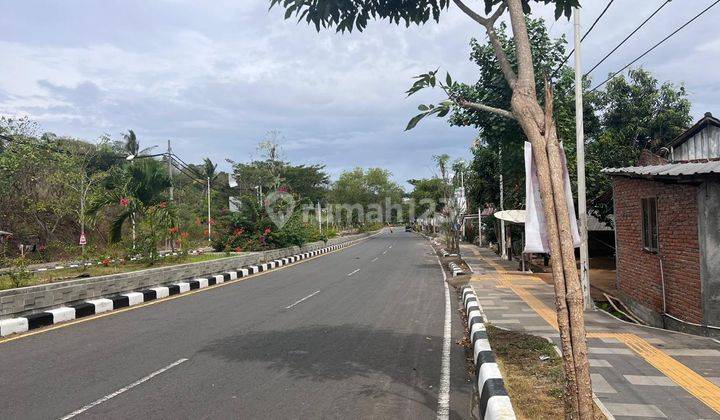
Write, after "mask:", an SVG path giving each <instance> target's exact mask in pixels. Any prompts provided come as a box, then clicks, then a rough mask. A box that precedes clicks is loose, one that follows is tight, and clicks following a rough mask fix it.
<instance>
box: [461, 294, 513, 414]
mask: <svg viewBox="0 0 720 420" xmlns="http://www.w3.org/2000/svg"><path fill="white" fill-rule="evenodd" d="M462 301H463V307H464V308H465V312H466V313H467V320H468V321H467V322H468V329H469V330H470V342H471V343H472V346H473V361H474V362H475V370H476V373H477V389H478V394H479V396H480V418H481V419H493V420H495V419H498V420H499V419H503V420H511V419H515V418H516V417H515V411H514V410H513V407H512V404H511V402H510V397H508V394H507V391H506V390H505V384H504V381H503V378H502V374H501V373H500V369H499V368H498V365H497V362H496V361H495V354H494V353H493V351H492V349H491V348H490V341H489V340H488V336H487V331H486V330H485V318H484V316H483V312H482V309H481V308H480V304H479V303H478V300H477V296H476V295H475V291H474V290H473V288H472V287H470V286H465V287H463V288H462Z"/></svg>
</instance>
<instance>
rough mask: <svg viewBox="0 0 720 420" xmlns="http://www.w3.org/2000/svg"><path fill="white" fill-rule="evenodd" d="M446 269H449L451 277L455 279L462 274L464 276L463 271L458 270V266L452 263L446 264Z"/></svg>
mask: <svg viewBox="0 0 720 420" xmlns="http://www.w3.org/2000/svg"><path fill="white" fill-rule="evenodd" d="M448 267H450V271H452V275H453V277H457V276H461V275H463V274H466V273H465V270H463V269H462V268H460V266H459V265H457V264H455V263H454V262H450V263H449V264H448Z"/></svg>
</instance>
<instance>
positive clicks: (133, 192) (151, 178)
mask: <svg viewBox="0 0 720 420" xmlns="http://www.w3.org/2000/svg"><path fill="white" fill-rule="evenodd" d="M113 178H114V179H113V180H112V181H111V185H109V186H108V188H107V189H106V190H105V194H104V195H102V196H100V197H98V198H97V199H95V200H94V201H93V202H92V203H91V205H90V207H89V209H88V213H90V214H96V213H97V212H99V211H100V210H101V209H102V208H105V207H108V206H113V205H115V206H117V205H119V206H121V208H122V210H121V211H120V213H119V214H117V216H115V218H114V219H113V220H112V222H111V225H110V241H111V242H119V241H120V240H121V239H122V227H123V225H124V224H125V222H126V221H128V220H131V221H133V222H134V218H135V215H140V216H142V215H143V214H144V213H145V211H146V209H147V208H148V207H150V206H153V205H156V204H159V203H160V202H162V201H164V200H165V195H164V193H165V190H166V189H167V188H168V187H169V186H170V179H169V178H168V176H167V175H166V174H165V171H164V168H163V166H162V163H160V162H158V161H157V160H155V159H143V160H142V161H140V162H137V163H136V164H133V165H127V166H125V167H124V168H123V169H122V170H121V172H119V173H117V174H116V175H115V177H113Z"/></svg>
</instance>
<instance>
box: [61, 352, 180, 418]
mask: <svg viewBox="0 0 720 420" xmlns="http://www.w3.org/2000/svg"><path fill="white" fill-rule="evenodd" d="M187 360H188V359H180V360H178V361H176V362H173V363H170V364H169V365H167V366H165V367H164V368H162V369H159V370H156V371H155V372H153V373H151V374H149V375H148V376H146V377H144V378H142V379H138V380H137V381H135V382H133V383H131V384H130V385H128V386H126V387H123V388H120V389H118V390H117V391H115V392H113V393H112V394H108V395H106V396H104V397H102V398H100V399H99V400H95V401H93V402H91V403H90V404H88V405H86V406H84V407H82V408H79V409H77V410H75V411H73V412H72V413H70V414H67V415H65V416H63V417H61V418H60V420H68V419H71V418H73V417H75V416H77V415H79V414H82V413H84V412H86V411H88V410H89V409H91V408H93V407H95V406H96V405H100V404H102V403H104V402H106V401H108V400H110V399H113V398H115V397H117V396H118V395H120V394H122V393H124V392H126V391H129V390H131V389H133V388H135V387H136V386H138V385H140V384H142V383H143V382H147V381H149V380H150V379H152V378H154V377H155V376H157V375H159V374H161V373H163V372H165V371H166V370H169V369H172V368H174V367H175V366H177V365H179V364H181V363H184V362H187Z"/></svg>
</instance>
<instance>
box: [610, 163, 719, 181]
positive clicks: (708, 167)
mask: <svg viewBox="0 0 720 420" xmlns="http://www.w3.org/2000/svg"><path fill="white" fill-rule="evenodd" d="M602 172H603V173H605V174H608V175H626V176H642V177H678V178H679V177H687V176H694V175H709V174H720V160H713V161H708V162H676V163H668V164H665V165H652V166H628V167H625V168H605V169H603V170H602Z"/></svg>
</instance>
